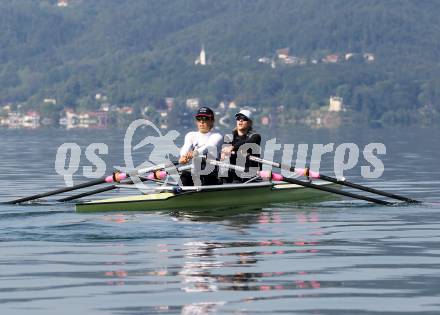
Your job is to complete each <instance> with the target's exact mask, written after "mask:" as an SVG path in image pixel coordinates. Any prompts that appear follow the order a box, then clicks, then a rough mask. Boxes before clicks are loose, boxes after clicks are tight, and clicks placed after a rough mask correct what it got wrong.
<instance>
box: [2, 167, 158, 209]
mask: <svg viewBox="0 0 440 315" xmlns="http://www.w3.org/2000/svg"><path fill="white" fill-rule="evenodd" d="M165 167H166V165H165V164H159V165H155V166H152V167H147V168H143V169H139V170H133V171H131V172H128V173H123V172H121V173H120V172H116V173H113V174H112V175H109V176H103V177H101V178H98V179H94V180H92V181H89V182H85V183H82V184H78V185H75V186H72V187H63V188H60V189H56V190H52V191H48V192H45V193H41V194H36V195H32V196H29V197H24V198H20V199H15V200H12V201H8V202H6V203H7V204H16V203H20V202H26V201H31V200H35V199H40V198H44V197H49V196H53V195H58V194H62V193H65V192H68V191H73V190H77V189H81V188H86V187H91V186H95V185H99V184H104V183H114V182H119V181H120V180H123V179H126V178H127V177H129V176H133V175H139V174H144V173H147V172H151V171H155V170H160V169H163V168H165Z"/></svg>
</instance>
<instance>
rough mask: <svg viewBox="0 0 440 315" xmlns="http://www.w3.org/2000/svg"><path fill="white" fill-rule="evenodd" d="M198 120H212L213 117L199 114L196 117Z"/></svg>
mask: <svg viewBox="0 0 440 315" xmlns="http://www.w3.org/2000/svg"><path fill="white" fill-rule="evenodd" d="M196 120H197V121H211V117H205V116H198V117H196Z"/></svg>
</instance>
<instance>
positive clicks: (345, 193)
mask: <svg viewBox="0 0 440 315" xmlns="http://www.w3.org/2000/svg"><path fill="white" fill-rule="evenodd" d="M254 161H255V162H257V163H260V164H267V165H272V166H275V165H274V162H270V161H266V160H262V159H261V161H256V160H254ZM276 164H278V163H276ZM275 167H278V166H275ZM259 174H260V176H261V177H262V178H267V172H265V171H260V173H259ZM270 178H271V179H272V180H278V181H283V182H287V183H291V184H296V185H300V186H304V187H308V188H313V189H317V190H322V191H326V192H329V193H333V194H336V195H342V196H346V197H351V198H354V199H359V200H365V201H369V202H373V203H377V204H379V205H385V206H391V205H393V203H391V202H388V201H384V200H380V199H376V198H372V197H368V196H362V195H358V194H354V193H351V192H348V191H342V190H338V189H334V188H331V187H325V186H320V185H315V184H312V183H310V182H304V181H301V180H298V179H294V178H288V177H285V176H283V175H281V174H276V173H272V174H271V177H270Z"/></svg>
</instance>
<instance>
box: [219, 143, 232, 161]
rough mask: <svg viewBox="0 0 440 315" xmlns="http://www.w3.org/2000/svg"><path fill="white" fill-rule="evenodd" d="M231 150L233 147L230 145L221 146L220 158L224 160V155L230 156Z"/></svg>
mask: <svg viewBox="0 0 440 315" xmlns="http://www.w3.org/2000/svg"><path fill="white" fill-rule="evenodd" d="M233 151H234V147H233V146H232V145H230V146H227V147H224V148H222V153H221V156H220V159H221V160H224V159H225V158H226V157H228V156H230V155H231V154H232V152H233Z"/></svg>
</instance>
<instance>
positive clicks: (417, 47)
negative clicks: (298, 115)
mask: <svg viewBox="0 0 440 315" xmlns="http://www.w3.org/2000/svg"><path fill="white" fill-rule="evenodd" d="M57 3H58V1H57V0H33V1H31V0H9V1H8V0H4V1H1V2H0V29H1V32H0V105H1V104H7V103H12V104H18V103H22V104H24V107H25V108H39V107H40V106H42V102H43V99H45V98H54V99H56V100H57V104H58V106H61V107H71V108H78V109H80V108H81V109H94V108H96V107H97V106H99V104H97V103H96V101H95V99H94V96H95V94H96V93H103V94H105V95H108V98H109V101H110V102H111V103H114V104H131V105H134V106H144V105H145V104H148V103H153V104H154V103H155V102H157V100H159V99H161V98H164V97H175V98H177V99H185V98H188V97H200V98H201V100H202V101H203V103H204V104H206V105H213V104H218V102H220V101H231V100H234V101H236V102H237V103H238V104H242V105H252V106H255V107H264V108H268V107H277V106H279V105H283V106H284V108H285V109H286V111H298V110H303V109H310V108H318V107H319V106H322V105H325V104H326V103H327V102H328V98H329V96H331V95H337V96H340V97H343V99H344V103H345V104H347V108H348V109H349V110H351V111H353V112H357V113H359V114H361V116H362V117H365V120H366V121H373V120H374V121H382V122H390V123H393V122H395V123H409V122H416V121H418V120H420V119H421V118H420V117H422V116H423V115H425V116H423V117H424V118H423V117H422V119H427V120H428V123H429V122H432V120H433V119H434V121H435V119H436V117H437V116H436V115H438V113H439V112H440V64H439V56H440V36H439V34H440V19H439V18H438V16H439V14H440V2H439V1H429V0H424V1H397V0H386V1H384V0H367V1H358V0H332V1H320V0H271V1H267V0H253V1H246V0H216V1H211V0H197V1H196V0H175V1H173V0H170V1H162V0H148V1H142V0H127V1H119V0H70V1H68V4H69V5H68V6H67V7H60V6H58V5H57ZM202 45H203V46H204V47H205V50H206V54H207V59H208V65H206V66H200V65H195V64H194V61H195V60H196V58H197V57H198V54H199V52H200V49H201V47H202ZM281 48H289V55H291V56H296V57H298V58H301V60H305V62H304V63H302V64H301V65H287V64H280V63H276V64H267V63H263V62H258V60H259V58H262V57H267V58H268V59H269V60H272V61H276V51H277V50H278V49H281ZM348 53H353V54H354V55H353V56H355V57H353V58H351V59H349V60H345V59H344V58H345V56H346V54H348ZM365 53H370V54H373V55H374V61H371V62H366V61H365V59H364V58H362V56H363V54H365ZM331 54H332V55H338V56H339V61H338V62H335V63H324V62H322V58H324V57H326V56H328V55H331ZM356 56H358V57H356ZM312 60H314V61H317V62H316V63H312V62H311V61H312ZM420 115H422V116H420Z"/></svg>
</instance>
